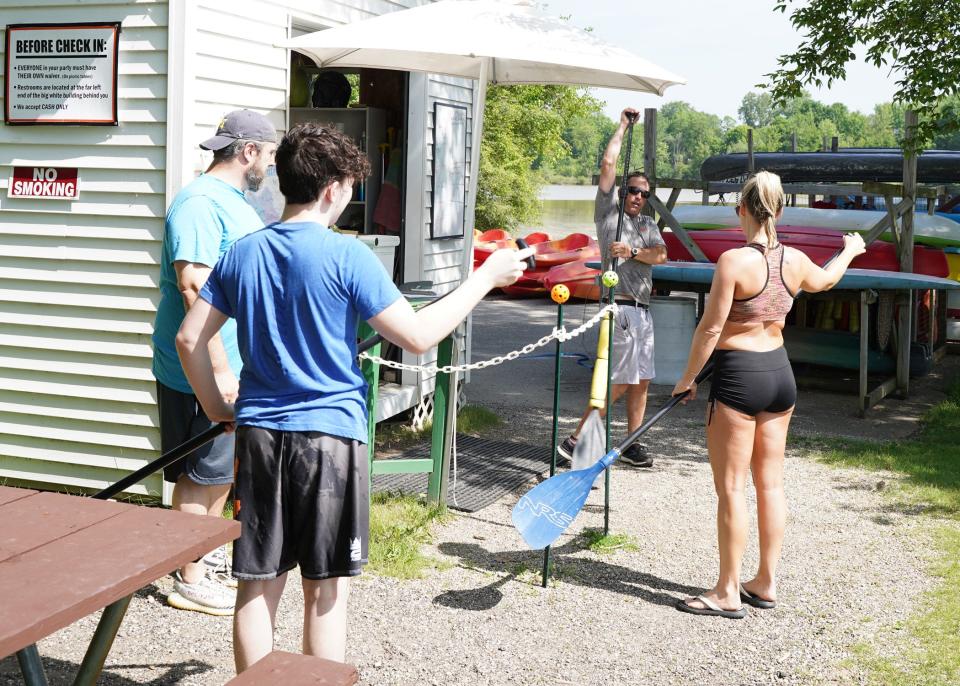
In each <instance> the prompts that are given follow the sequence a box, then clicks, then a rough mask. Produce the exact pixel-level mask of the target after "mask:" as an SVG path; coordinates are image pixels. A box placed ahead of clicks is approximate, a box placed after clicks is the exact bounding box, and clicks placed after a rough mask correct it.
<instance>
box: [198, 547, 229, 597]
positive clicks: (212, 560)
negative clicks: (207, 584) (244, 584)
mask: <svg viewBox="0 0 960 686" xmlns="http://www.w3.org/2000/svg"><path fill="white" fill-rule="evenodd" d="M230 561H231V557H230V553H229V551H227V546H226V545H222V546H220V547H219V548H216V549H214V550H211V551H210V552H209V553H207V554H206V555H204V556H203V559H202V562H203V564H204V565H206V567H207V574H209V575H210V576H211V577H213V578H214V579H215V580H217V581H219V582H220V583H221V584H223V585H224V586H226V587H227V588H233V589H235V588H236V587H237V580H236V579H234V578H233V568H232V566H231V564H230Z"/></svg>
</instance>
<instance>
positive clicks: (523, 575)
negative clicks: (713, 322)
mask: <svg viewBox="0 0 960 686" xmlns="http://www.w3.org/2000/svg"><path fill="white" fill-rule="evenodd" d="M482 308H483V309H481V312H480V315H478V318H477V321H476V322H475V327H474V332H475V340H474V345H475V355H476V356H477V357H481V358H482V357H486V356H488V355H487V354H486V348H489V349H490V350H492V351H494V352H503V335H502V332H501V333H497V332H498V331H499V329H497V328H496V326H494V324H495V322H496V320H497V318H499V317H501V316H504V310H505V309H507V308H513V309H512V310H510V311H511V312H512V313H513V314H514V316H518V315H522V316H523V317H524V322H525V324H524V326H525V327H534V328H535V327H539V326H543V325H547V326H549V325H551V321H552V320H551V318H552V316H553V315H552V314H551V311H550V308H546V307H539V308H538V307H537V306H536V305H531V304H522V303H521V304H516V303H503V302H497V301H494V302H487V303H484V305H482ZM521 328H523V327H521ZM529 333H531V332H530V331H526V330H523V331H520V332H518V333H517V340H518V341H520V342H521V343H522V342H526V341H528V340H535V339H536V338H539V336H540V335H542V332H540V333H537V334H536V335H527V334H529ZM571 345H572V344H571ZM571 349H572V348H571ZM515 364H520V363H515ZM527 364H528V367H526V368H525V371H524V373H523V374H519V375H518V373H517V370H516V369H513V370H512V371H511V370H505V367H506V366H505V367H502V368H499V369H501V370H505V371H502V372H501V373H502V374H503V375H504V376H502V377H497V376H496V375H494V374H492V372H491V373H490V375H489V377H487V376H486V375H488V372H487V371H484V372H481V373H478V374H475V375H474V380H473V382H472V383H471V384H470V386H468V397H469V400H470V402H476V403H479V404H483V405H485V406H488V407H491V409H494V410H496V411H498V412H499V413H500V414H501V415H502V416H508V417H510V418H511V423H510V424H508V425H505V426H504V427H502V428H501V429H499V430H498V431H497V432H496V435H495V436H494V437H496V438H514V439H517V440H522V441H524V442H531V443H533V442H537V441H542V442H548V441H549V439H550V436H549V429H550V402H552V396H551V395H550V392H549V387H550V385H551V384H552V375H551V374H552V373H551V371H550V369H549V365H548V364H546V363H542V362H529V363H527ZM569 367H570V369H569V370H568V369H567V368H565V369H564V373H565V375H567V376H565V379H566V381H565V382H564V387H567V386H568V385H569V389H570V390H571V391H572V392H571V393H570V394H568V395H570V396H571V399H570V400H569V407H567V406H566V404H565V407H564V415H565V417H564V428H565V429H566V428H570V427H572V426H573V422H574V418H575V416H576V415H577V413H578V412H579V408H578V407H577V402H578V397H580V396H577V395H576V394H577V393H582V391H583V388H584V387H583V386H582V385H578V384H580V382H581V381H582V379H581V378H580V377H581V376H582V373H581V371H580V370H578V369H576V365H575V364H574V363H573V361H570V364H569ZM957 367H958V364H957V361H956V358H947V360H946V363H945V364H944V365H942V366H941V367H939V368H938V374H937V375H935V376H933V377H931V378H928V379H925V380H924V381H923V382H921V383H919V384H917V385H916V388H915V393H914V396H913V397H912V398H911V400H910V401H909V402H908V403H900V402H890V403H887V404H885V406H883V407H881V408H879V410H878V411H876V412H874V413H873V414H872V415H871V417H870V418H869V419H868V420H857V419H854V417H855V411H854V410H855V399H854V397H853V396H850V395H829V394H824V393H816V392H806V393H803V394H802V395H801V398H802V405H801V409H800V410H799V411H798V417H797V421H796V422H795V430H796V433H799V434H803V433H807V434H811V435H820V434H826V435H836V434H838V433H839V434H844V435H866V436H873V437H878V438H883V437H895V436H901V435H905V434H906V433H909V431H911V430H912V429H913V428H915V426H916V419H917V417H918V415H919V413H920V412H921V411H922V409H923V408H924V407H926V406H927V405H928V404H929V403H932V402H936V401H937V400H939V399H940V398H942V397H943V386H944V381H943V377H944V375H946V374H950V373H952V372H953V371H955V370H956V369H957ZM568 371H569V374H568ZM544 373H545V374H546V375H547V376H544ZM511 378H513V379H516V378H523V383H524V387H523V388H521V389H515V388H514V386H515V385H516V384H515V382H512V383H511V382H510V381H509V379H511ZM505 379H506V381H505ZM668 391H669V388H665V387H654V393H653V397H652V398H651V405H652V406H654V407H655V406H657V405H659V404H660V403H662V402H663V400H664V398H665V397H666V394H667V393H668ZM565 403H567V401H566V400H565ZM702 411H703V406H702V403H701V404H699V405H698V406H688V407H684V408H682V409H679V410H678V411H676V412H674V413H672V414H671V415H669V416H668V417H667V418H666V419H665V420H664V421H663V422H661V423H660V424H659V425H657V427H655V428H654V429H653V430H652V431H651V435H650V436H649V438H648V440H647V441H646V442H647V444H648V445H649V446H650V447H651V448H652V450H653V453H654V455H655V456H656V465H655V467H654V468H653V469H652V470H644V471H640V470H635V469H632V468H628V467H623V468H621V467H615V468H614V470H613V475H612V490H611V503H612V507H611V513H610V520H611V530H612V532H614V533H625V534H628V535H629V536H630V538H631V539H632V541H633V543H634V544H635V549H630V548H626V547H625V548H622V549H619V550H616V551H614V552H613V553H611V554H607V555H598V554H595V553H592V552H590V551H589V550H586V549H585V548H584V546H583V542H582V539H581V538H579V534H580V533H581V532H582V531H583V529H584V528H597V527H602V526H603V496H602V493H603V491H602V490H597V491H594V492H593V493H592V494H591V497H590V499H589V500H588V503H587V506H586V508H585V510H584V512H583V513H582V514H581V516H580V517H579V518H578V519H577V520H576V521H575V522H574V524H573V526H572V527H571V529H570V532H569V534H570V535H566V536H564V537H563V538H562V539H561V540H560V541H559V542H558V545H557V546H556V547H555V549H554V561H555V570H554V574H553V577H552V579H551V581H550V583H549V585H548V587H547V588H542V587H541V586H540V568H541V564H542V559H543V558H542V555H541V554H539V553H534V552H530V551H527V550H525V549H524V546H523V543H522V541H521V540H520V538H519V536H518V535H517V534H516V532H515V531H514V529H513V527H512V526H511V525H510V509H511V508H512V507H513V504H514V503H515V502H516V499H517V497H518V495H519V494H518V493H515V494H512V495H510V496H508V497H506V498H504V499H503V500H501V501H500V502H498V503H496V504H495V505H493V506H491V507H488V508H486V509H484V510H482V511H481V512H478V513H475V514H471V515H464V514H457V515H456V516H455V517H454V518H453V519H452V521H450V522H449V523H448V524H446V525H444V526H442V527H440V528H439V529H438V531H437V536H436V541H437V543H436V544H435V545H434V546H432V550H431V552H432V554H433V555H434V556H436V557H437V558H438V560H440V561H441V562H442V564H441V565H440V566H439V567H438V569H436V570H434V571H433V572H431V573H430V574H429V575H428V576H427V577H426V578H424V579H421V580H417V581H409V582H401V581H397V580H393V579H387V578H379V577H376V576H374V575H372V574H366V575H364V576H363V577H361V578H360V580H359V581H358V582H357V583H356V584H355V585H354V594H353V597H352V598H351V624H350V636H349V643H348V646H349V649H348V650H349V654H348V659H349V660H350V661H351V662H353V663H355V664H356V665H357V666H358V667H359V669H360V671H361V674H362V677H363V683H365V684H377V685H384V686H386V685H390V684H396V685H409V684H444V685H448V684H464V685H466V684H470V685H482V684H631V683H634V684H641V683H642V684H649V685H651V686H660V685H664V686H666V685H667V684H716V685H718V686H719V685H726V684H730V685H734V684H736V685H744V684H784V685H787V684H826V683H856V681H855V680H856V678H857V675H855V674H854V675H851V674H849V673H848V672H844V673H841V672H840V671H839V663H840V661H841V660H843V658H844V657H845V656H847V655H848V652H847V651H848V648H849V646H851V645H852V644H854V643H856V642H858V641H862V640H869V639H870V638H872V637H874V636H875V635H876V634H877V632H878V631H879V630H880V629H881V628H883V627H890V626H892V625H893V624H895V623H896V622H898V621H901V620H903V619H905V618H906V617H907V616H909V615H910V613H911V611H912V610H913V609H914V607H915V602H916V600H917V599H918V597H919V596H920V594H922V593H923V591H924V590H925V589H926V588H928V587H929V584H930V583H931V580H930V579H929V578H928V577H927V576H926V574H925V568H926V559H925V558H924V555H925V553H924V550H925V549H926V546H924V545H922V542H923V536H924V533H923V532H924V529H925V525H924V524H923V522H922V521H919V520H918V519H917V518H916V517H915V516H913V515H912V514H910V513H905V512H901V511H897V510H895V509H893V508H891V507H890V506H889V505H888V504H887V502H886V501H885V500H884V498H883V493H882V483H881V482H882V481H884V480H885V481H889V480H890V478H891V477H890V475H877V474H871V473H866V472H861V471H857V470H848V469H833V468H828V467H825V466H823V465H821V464H818V463H816V462H814V461H813V460H811V459H809V458H807V457H804V456H803V454H802V452H801V451H799V450H795V449H791V450H790V451H789V454H788V459H787V463H786V471H787V475H786V478H787V485H788V498H789V502H790V516H789V522H788V530H787V540H786V545H785V549H784V555H783V563H782V568H781V572H782V573H781V581H780V589H781V597H780V603H781V606H780V607H779V608H778V609H776V610H773V611H766V612H764V611H760V610H753V611H752V612H751V613H750V615H749V616H748V617H747V619H745V620H743V621H729V620H722V619H715V618H702V617H695V616H692V615H687V614H683V613H680V612H677V611H676V610H675V609H674V608H673V603H674V601H675V599H676V598H678V597H680V596H683V595H686V594H695V593H697V592H699V590H700V589H703V588H704V587H707V586H710V585H712V583H713V582H714V580H715V574H716V543H715V530H714V521H715V519H714V517H715V497H714V495H713V492H712V487H711V479H710V472H709V466H708V464H707V461H706V451H705V449H704V447H703V439H702ZM519 427H522V429H520V428H519ZM623 429H624V425H623V423H622V418H619V417H618V418H617V420H616V422H615V432H616V435H621V434H622V432H623ZM749 497H750V500H751V504H752V502H753V494H752V491H751V493H750V495H749ZM751 506H752V505H751ZM755 530H756V529H755V525H754V526H753V529H752V531H753V532H755ZM755 565H756V541H755V533H753V534H752V535H751V539H750V541H749V546H748V550H747V555H746V559H745V572H746V573H749V572H751V571H752V570H753V569H754V568H755ZM170 585H171V582H170V580H169V579H161V580H160V581H158V582H157V584H156V585H155V586H150V587H148V588H146V589H144V590H143V591H141V592H140V593H138V594H137V596H136V597H135V598H134V600H133V602H132V603H131V606H130V610H129V612H128V615H127V618H126V620H125V622H124V624H123V627H122V628H121V632H120V635H119V637H118V638H117V641H116V644H115V646H114V649H113V651H112V652H111V654H110V657H109V659H108V662H107V665H106V670H105V675H104V678H103V680H102V682H101V683H103V684H116V685H123V686H127V685H130V684H155V685H161V684H184V685H186V684H198V685H199V684H222V683H224V682H226V681H227V680H228V679H229V678H230V677H231V676H232V654H231V646H230V619H229V618H214V617H207V616H204V615H198V614H195V613H189V612H181V611H177V610H174V609H172V608H169V607H167V606H166V605H165V604H164V594H165V593H166V592H167V591H168V590H169V587H170ZM893 589H895V590H896V595H897V597H898V602H896V603H894V604H891V603H889V602H888V599H889V597H890V596H891V594H892V590H893ZM300 602H301V600H300V594H299V583H298V582H296V583H294V582H291V583H290V584H288V590H287V593H286V594H285V596H284V599H283V602H282V604H281V610H280V619H279V627H278V632H277V641H276V643H277V647H278V648H281V649H285V650H292V651H296V650H298V646H299V640H300V639H299V636H300V624H301V617H300V611H299V608H300ZM95 621H96V617H90V618H87V619H85V620H84V621H82V622H79V623H77V624H76V625H73V626H71V627H69V628H67V629H64V630H63V631H60V632H58V633H57V634H55V635H54V636H52V637H50V638H48V639H46V640H44V641H42V642H41V644H40V652H41V655H43V656H44V661H45V665H46V667H47V670H48V674H49V675H50V677H51V682H52V683H54V684H59V683H68V682H67V680H66V678H67V677H66V672H67V671H68V670H73V669H75V665H76V664H77V663H78V662H79V661H80V659H81V657H82V649H83V646H85V644H86V642H87V641H88V640H89V636H90V634H91V632H92V631H93V628H94V625H95ZM191 644H192V647H191ZM841 675H842V676H841ZM17 677H18V673H17V671H16V664H15V662H14V661H13V660H11V659H9V658H8V659H6V660H2V661H0V684H13V683H18V678H17Z"/></svg>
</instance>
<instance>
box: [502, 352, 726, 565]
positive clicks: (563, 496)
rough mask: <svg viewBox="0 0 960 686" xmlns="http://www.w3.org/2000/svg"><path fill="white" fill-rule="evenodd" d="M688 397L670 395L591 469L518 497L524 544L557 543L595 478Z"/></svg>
mask: <svg viewBox="0 0 960 686" xmlns="http://www.w3.org/2000/svg"><path fill="white" fill-rule="evenodd" d="M712 372H713V362H708V363H707V364H706V365H704V367H703V369H701V370H700V373H699V374H697V378H696V379H695V380H694V383H698V384H699V383H700V382H701V381H703V380H704V379H706V378H707V377H708V376H710V374H711V373H712ZM689 394H690V391H684V392H683V393H680V394H678V395H675V396H672V397H671V398H670V400H669V401H667V403H666V404H665V405H664V406H663V407H662V408H660V409H659V410H658V411H657V413H656V414H655V415H653V416H652V417H650V419H648V420H647V421H646V422H644V423H643V425H642V426H641V427H640V428H638V429H637V430H635V431H634V432H633V433H631V434H630V435H629V436H627V437H626V438H625V439H624V440H623V442H621V443H620V445H618V446H616V447H615V448H614V449H613V450H611V451H610V452H608V453H607V454H606V455H604V456H603V457H601V458H600V459H599V460H597V462H596V463H594V464H593V465H592V466H590V467H587V468H586V469H577V470H573V471H569V472H564V473H563V474H557V475H556V476H553V477H550V478H549V479H547V480H546V481H544V482H543V483H541V484H539V485H538V486H535V487H534V488H532V489H530V491H528V492H527V493H526V494H525V495H524V496H523V497H521V498H520V500H519V502H517V504H516V505H515V506H514V508H513V525H514V527H516V529H517V531H519V532H520V535H521V536H522V537H523V540H524V541H525V542H526V544H527V545H528V546H529V547H530V548H531V549H532V550H540V549H541V548H544V547H546V546H548V545H550V544H551V543H553V542H554V541H555V540H557V537H558V536H560V534H562V533H563V532H564V531H565V530H566V529H567V527H568V526H570V524H571V523H572V522H573V520H574V519H575V518H576V516H577V515H578V514H579V513H580V510H581V509H583V504H584V503H585V502H586V500H587V496H588V495H590V487H591V486H592V485H593V482H594V481H595V480H596V478H597V477H598V476H599V475H600V474H601V473H602V472H603V471H604V470H605V469H606V468H607V467H609V466H610V465H611V464H613V463H614V462H616V460H617V458H619V457H620V455H621V454H622V453H623V451H624V450H626V449H627V448H628V447H630V445H632V444H633V442H634V441H636V440H637V439H638V438H640V436H642V435H643V434H644V433H646V431H647V430H648V429H650V427H651V426H653V425H654V424H656V423H657V422H658V421H659V420H660V419H661V418H662V417H663V416H664V415H665V414H667V413H668V412H669V411H670V410H672V409H673V408H674V407H676V406H677V404H678V403H680V402H681V401H683V399H684V398H686V397H687V396H688V395H689Z"/></svg>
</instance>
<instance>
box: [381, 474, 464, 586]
mask: <svg viewBox="0 0 960 686" xmlns="http://www.w3.org/2000/svg"><path fill="white" fill-rule="evenodd" d="M447 516H448V515H447V512H446V508H443V507H434V506H428V505H425V504H424V503H422V502H421V501H419V500H418V499H417V498H414V497H412V496H408V495H399V494H389V493H375V494H374V495H373V498H372V500H371V502H370V549H369V551H368V552H369V563H370V570H371V571H373V572H376V573H377V574H381V575H383V576H392V577H395V578H398V579H417V578H420V577H422V576H423V573H424V571H426V570H427V569H429V568H431V567H435V566H437V563H436V561H435V560H432V559H430V558H428V557H426V556H425V555H424V554H423V553H422V552H421V548H422V546H424V545H425V544H427V543H430V542H431V541H432V540H433V534H432V532H431V528H432V526H433V525H434V524H439V523H442V522H444V521H445V519H446V517H447Z"/></svg>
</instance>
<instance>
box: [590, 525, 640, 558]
mask: <svg viewBox="0 0 960 686" xmlns="http://www.w3.org/2000/svg"><path fill="white" fill-rule="evenodd" d="M580 535H581V537H582V538H583V540H584V543H586V545H587V548H589V549H590V550H591V551H593V552H595V553H599V554H601V555H608V554H610V553H612V552H613V551H615V550H629V551H635V550H637V544H636V543H634V541H633V539H632V538H630V537H629V536H628V535H627V534H604V533H603V531H602V530H600V529H585V530H584V532H583V533H582V534H580Z"/></svg>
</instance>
